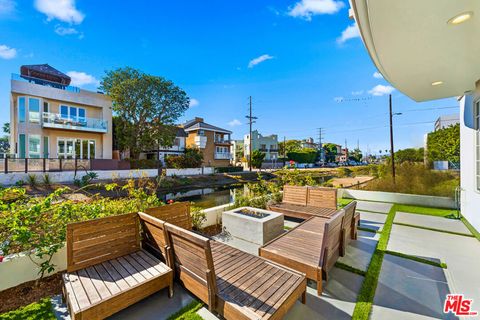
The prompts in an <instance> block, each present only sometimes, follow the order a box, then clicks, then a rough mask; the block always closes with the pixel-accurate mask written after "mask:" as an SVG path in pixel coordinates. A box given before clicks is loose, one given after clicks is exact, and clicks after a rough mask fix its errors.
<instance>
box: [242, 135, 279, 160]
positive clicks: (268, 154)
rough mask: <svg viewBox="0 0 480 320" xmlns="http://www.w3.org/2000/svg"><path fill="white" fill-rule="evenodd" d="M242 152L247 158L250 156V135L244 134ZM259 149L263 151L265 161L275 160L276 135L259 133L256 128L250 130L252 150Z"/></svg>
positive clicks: (276, 149)
mask: <svg viewBox="0 0 480 320" xmlns="http://www.w3.org/2000/svg"><path fill="white" fill-rule="evenodd" d="M243 141H244V144H243V145H244V154H245V157H247V159H248V158H249V157H250V135H249V134H246V135H245V136H244V139H243ZM254 150H259V151H261V152H263V153H265V161H276V160H277V159H278V136H277V135H276V134H271V135H269V136H263V135H261V134H260V133H259V132H258V131H257V130H253V131H252V151H254Z"/></svg>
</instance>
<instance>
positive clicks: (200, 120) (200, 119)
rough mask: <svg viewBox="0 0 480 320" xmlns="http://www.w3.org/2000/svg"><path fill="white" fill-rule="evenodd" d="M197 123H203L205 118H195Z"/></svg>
mask: <svg viewBox="0 0 480 320" xmlns="http://www.w3.org/2000/svg"><path fill="white" fill-rule="evenodd" d="M195 122H203V118H200V117H195Z"/></svg>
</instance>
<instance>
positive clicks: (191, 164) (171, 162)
mask: <svg viewBox="0 0 480 320" xmlns="http://www.w3.org/2000/svg"><path fill="white" fill-rule="evenodd" d="M202 162H203V154H202V153H201V151H200V150H199V149H197V148H186V149H185V154H183V155H180V156H169V157H167V158H166V159H165V164H166V166H167V168H174V169H185V168H200V167H201V166H202Z"/></svg>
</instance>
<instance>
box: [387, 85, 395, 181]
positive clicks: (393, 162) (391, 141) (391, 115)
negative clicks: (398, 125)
mask: <svg viewBox="0 0 480 320" xmlns="http://www.w3.org/2000/svg"><path fill="white" fill-rule="evenodd" d="M388 102H389V103H388V105H389V108H390V154H391V156H392V178H393V184H394V185H395V149H394V148H393V112H392V95H391V94H390V95H389V97H388Z"/></svg>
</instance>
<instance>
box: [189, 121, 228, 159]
mask: <svg viewBox="0 0 480 320" xmlns="http://www.w3.org/2000/svg"><path fill="white" fill-rule="evenodd" d="M183 129H184V130H185V132H186V133H187V137H186V146H187V147H189V148H199V149H200V150H201V152H202V153H203V164H204V165H205V166H214V167H225V166H228V165H229V164H230V159H231V154H230V148H231V146H232V144H231V142H230V136H231V134H232V131H230V130H226V129H222V128H219V127H216V126H213V125H211V124H208V123H205V122H204V120H203V118H195V119H193V120H190V121H187V122H186V123H185V124H183Z"/></svg>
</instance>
